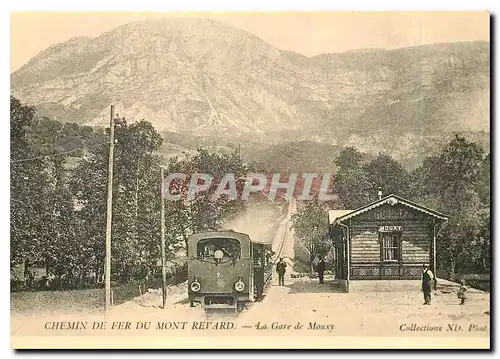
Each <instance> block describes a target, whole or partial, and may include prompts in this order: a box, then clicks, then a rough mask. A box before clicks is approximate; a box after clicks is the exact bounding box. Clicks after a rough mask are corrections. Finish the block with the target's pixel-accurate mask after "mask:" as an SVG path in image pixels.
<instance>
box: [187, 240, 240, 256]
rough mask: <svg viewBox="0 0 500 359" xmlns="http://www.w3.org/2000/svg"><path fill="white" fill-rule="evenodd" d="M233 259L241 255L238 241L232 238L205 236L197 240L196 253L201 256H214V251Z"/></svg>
mask: <svg viewBox="0 0 500 359" xmlns="http://www.w3.org/2000/svg"><path fill="white" fill-rule="evenodd" d="M217 250H221V251H222V253H223V254H224V256H228V257H230V258H233V259H237V258H240V257H241V244H240V241H238V240H237V239H234V238H206V239H202V240H201V241H199V242H198V246H197V251H196V252H197V253H198V256H199V257H202V258H214V254H215V251H217Z"/></svg>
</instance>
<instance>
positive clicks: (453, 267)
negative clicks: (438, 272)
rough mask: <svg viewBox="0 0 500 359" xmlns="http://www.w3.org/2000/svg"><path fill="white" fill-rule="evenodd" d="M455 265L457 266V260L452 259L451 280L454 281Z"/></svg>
mask: <svg viewBox="0 0 500 359" xmlns="http://www.w3.org/2000/svg"><path fill="white" fill-rule="evenodd" d="M455 265H456V263H455V258H451V259H450V279H451V280H452V281H454V280H455Z"/></svg>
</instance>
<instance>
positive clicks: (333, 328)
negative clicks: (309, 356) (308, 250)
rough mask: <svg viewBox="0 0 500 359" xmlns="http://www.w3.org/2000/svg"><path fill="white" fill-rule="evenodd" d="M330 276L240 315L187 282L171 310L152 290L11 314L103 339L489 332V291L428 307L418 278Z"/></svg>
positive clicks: (444, 297) (23, 321)
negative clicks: (194, 298)
mask: <svg viewBox="0 0 500 359" xmlns="http://www.w3.org/2000/svg"><path fill="white" fill-rule="evenodd" d="M326 279H327V283H326V284H324V285H319V284H318V283H317V280H311V279H309V278H300V279H294V280H291V279H287V280H286V283H285V284H286V285H285V286H284V287H279V286H277V285H276V283H275V282H274V283H273V284H272V285H271V286H270V287H269V289H268V292H267V295H266V297H265V298H264V299H263V300H262V301H261V302H258V303H253V304H252V305H250V306H249V307H248V308H247V309H246V310H244V311H243V312H242V313H240V314H239V315H235V314H234V313H222V312H219V313H215V314H214V313H211V314H210V313H209V314H207V313H205V312H204V311H203V310H202V309H201V308H199V307H194V308H190V307H189V304H188V303H187V300H186V299H185V298H186V290H187V289H186V286H185V285H184V286H177V287H171V288H170V293H169V296H168V307H167V309H165V310H163V309H161V308H159V305H160V300H161V299H160V295H159V294H157V293H153V294H146V295H145V296H143V297H141V298H140V299H136V300H134V301H131V302H128V303H125V304H123V305H120V306H117V307H115V308H113V310H112V311H111V313H110V314H109V315H108V316H107V318H105V317H104V315H103V313H94V314H89V315H85V314H82V313H80V314H74V313H66V314H56V313H54V314H51V315H43V316H33V315H31V316H22V315H13V316H12V326H11V327H12V332H13V335H15V336H30V335H42V336H46V335H60V336H75V335H84V336H89V335H92V336H93V335H96V332H97V333H98V334H99V335H101V336H102V335H104V336H105V335H110V336H111V335H112V336H117V335H118V336H137V335H141V336H143V335H144V336H158V335H160V336H162V335H168V336H186V335H189V336H191V335H194V336H198V335H214V336H263V335H265V336H269V335H271V336H290V335H300V336H301V337H302V336H323V337H331V336H377V337H379V336H398V337H415V336H432V337H446V336H448V337H449V336H465V337H467V336H468V337H470V336H483V337H487V336H488V335H489V315H488V314H485V313H487V312H488V311H489V310H490V309H489V294H488V293H484V292H480V291H474V292H471V293H470V295H469V297H470V299H469V302H468V303H467V304H466V305H465V306H460V305H458V301H457V299H456V295H455V293H441V292H439V291H438V292H435V295H434V299H433V303H432V305H430V306H424V305H422V295H421V293H420V292H419V290H418V283H417V282H416V283H415V284H416V287H415V290H413V291H408V290H406V291H391V292H358V293H342V292H340V290H339V289H338V288H337V287H336V286H335V285H334V284H333V283H332V281H331V278H326ZM275 280H276V279H274V281H275ZM104 320H106V321H107V329H106V330H96V329H95V328H94V329H92V325H93V323H94V322H101V321H104ZM75 322H84V323H86V327H85V328H74V329H67V328H66V329H65V330H62V329H61V328H59V329H58V328H55V327H54V326H56V325H59V326H61V325H63V326H64V325H65V326H66V327H68V326H71V324H68V323H75ZM127 322H128V323H129V325H128V328H127V327H126V323H127ZM54 323H56V324H54ZM57 323H59V324H57ZM61 323H66V324H61ZM120 323H121V324H120ZM138 323H139V324H138ZM148 323H149V324H148ZM207 323H211V324H207ZM216 323H225V324H223V325H228V326H230V330H221V328H218V327H213V326H214V325H215V324H216ZM145 325H146V326H147V325H150V327H149V329H143V328H142V327H144V326H145ZM200 325H201V326H202V328H200ZM204 325H207V326H208V327H207V328H204V327H203V326H204ZM210 326H211V327H210Z"/></svg>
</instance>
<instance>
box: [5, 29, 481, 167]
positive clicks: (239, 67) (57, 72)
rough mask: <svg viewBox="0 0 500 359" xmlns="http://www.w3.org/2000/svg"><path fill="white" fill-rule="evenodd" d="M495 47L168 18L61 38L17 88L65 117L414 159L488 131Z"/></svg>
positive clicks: (21, 75)
mask: <svg viewBox="0 0 500 359" xmlns="http://www.w3.org/2000/svg"><path fill="white" fill-rule="evenodd" d="M489 53H490V49H489V43H488V42H481V41H477V42H464V43H450V44H435V45H425V46H418V47H412V48H402V49H397V50H383V49H368V50H357V51H349V52H346V53H339V54H321V55H318V56H313V57H306V56H303V55H300V54H297V53H294V52H290V51H282V50H279V49H276V48H274V47H272V46H271V45H269V44H267V43H266V42H264V41H263V40H261V39H260V38H258V37H256V36H254V35H252V34H250V33H248V32H245V31H243V30H239V29H236V28H233V27H230V26H228V25H225V24H222V23H218V22H215V21H212V20H205V19H162V20H154V21H147V22H137V23H131V24H127V25H124V26H121V27H118V28H116V29H114V30H112V31H109V32H107V33H104V34H102V35H101V36H99V37H97V38H88V37H79V38H73V39H71V40H69V41H67V42H65V43H61V44H57V45H54V46H51V47H49V48H48V49H46V50H45V51H43V52H41V53H40V54H38V55H37V56H35V57H34V58H33V59H31V60H30V61H29V62H28V63H27V64H26V65H24V66H23V67H22V68H20V69H19V70H18V71H16V72H14V73H13V74H12V75H11V88H12V94H13V95H14V96H16V97H17V98H19V99H20V100H21V101H23V102H25V103H27V104H30V105H34V106H35V107H36V108H37V110H38V113H39V115H41V116H49V117H51V118H55V119H57V120H59V121H62V122H76V123H79V124H87V125H93V126H97V125H105V124H106V123H107V122H108V116H109V105H110V104H115V107H116V110H117V112H118V113H119V114H120V116H125V117H127V118H129V119H141V118H144V119H146V120H148V121H150V122H152V123H153V125H154V126H155V127H156V128H157V129H158V130H159V131H160V132H162V133H165V134H168V133H170V134H172V133H175V134H177V135H178V136H181V137H185V138H192V139H196V141H201V142H206V141H213V140H214V139H215V140H216V141H219V142H221V143H245V144H247V143H252V144H256V145H257V146H259V145H258V144H259V143H260V144H263V145H261V146H260V147H265V146H268V148H270V149H272V148H274V147H273V146H274V145H278V144H279V143H283V142H287V141H298V142H300V141H314V142H318V143H325V144H328V145H332V146H345V145H353V146H356V147H358V148H360V149H361V150H363V151H364V152H368V153H376V152H378V151H380V150H385V151H388V152H390V153H391V154H394V156H395V157H396V158H398V159H400V160H403V161H406V162H408V164H410V163H413V162H415V161H419V160H420V159H421V158H422V156H424V155H426V154H427V152H428V151H427V150H426V149H425V148H426V147H435V146H436V143H438V142H439V141H441V135H445V136H448V135H449V134H450V133H451V132H464V133H467V134H472V135H473V136H476V133H477V132H478V131H483V134H484V136H483V140H485V138H488V136H489V98H490V93H489V84H490V77H489V76H490V64H489ZM196 141H195V142H196ZM224 146H225V145H223V147H224ZM487 146H489V142H488V145H487ZM306 147H308V146H306ZM185 149H186V148H185V147H183V146H177V145H173V147H172V148H171V149H170V150H168V151H171V152H172V153H173V152H176V151H181V152H182V151H184V150H185Z"/></svg>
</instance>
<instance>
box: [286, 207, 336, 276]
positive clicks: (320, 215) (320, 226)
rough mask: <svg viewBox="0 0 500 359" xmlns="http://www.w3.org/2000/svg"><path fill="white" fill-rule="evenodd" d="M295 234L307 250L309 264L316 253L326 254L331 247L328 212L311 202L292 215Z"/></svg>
mask: <svg viewBox="0 0 500 359" xmlns="http://www.w3.org/2000/svg"><path fill="white" fill-rule="evenodd" d="M292 221H293V227H292V228H293V229H294V230H295V234H296V235H297V237H298V238H299V239H300V240H301V241H302V243H303V244H304V246H305V247H306V249H307V250H308V251H309V265H310V268H311V272H312V270H313V268H312V263H313V261H314V258H315V257H316V256H317V255H323V256H326V255H327V254H328V252H329V251H330V249H331V245H330V241H329V237H328V230H327V228H328V214H327V211H326V208H325V207H323V206H322V205H320V204H318V203H314V202H311V203H309V204H307V205H306V206H304V207H302V208H300V209H299V210H298V212H297V213H296V214H294V215H293V216H292Z"/></svg>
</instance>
